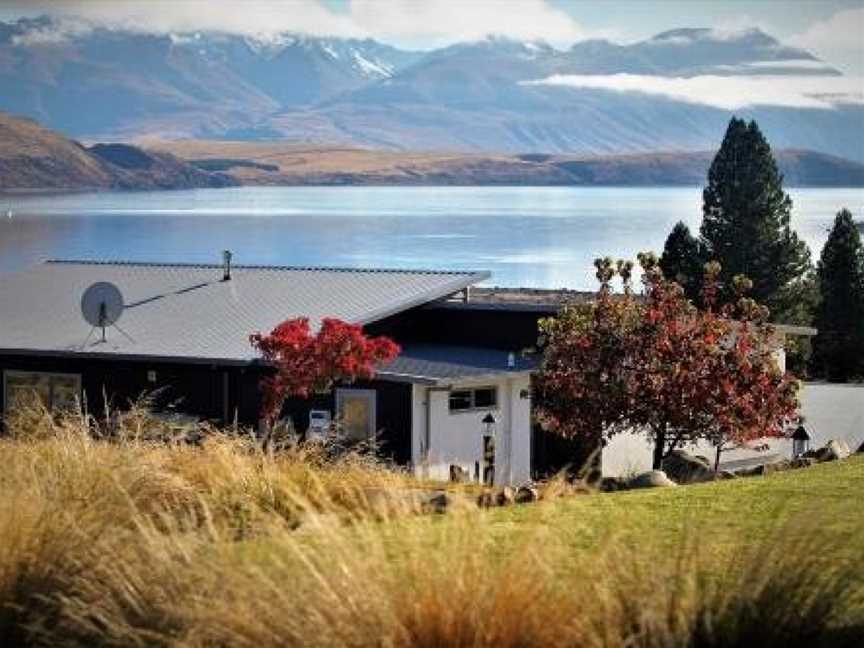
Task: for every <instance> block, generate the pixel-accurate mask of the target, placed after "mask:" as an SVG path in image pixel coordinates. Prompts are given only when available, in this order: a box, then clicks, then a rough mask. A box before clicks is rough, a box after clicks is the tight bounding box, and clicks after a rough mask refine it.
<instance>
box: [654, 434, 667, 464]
mask: <svg viewBox="0 0 864 648" xmlns="http://www.w3.org/2000/svg"><path fill="white" fill-rule="evenodd" d="M665 449H666V425H665V424H664V425H662V426H660V427H658V428H656V429H655V430H654V466H653V468H654V470H661V469H662V468H663V457H664V456H665V452H664V451H665Z"/></svg>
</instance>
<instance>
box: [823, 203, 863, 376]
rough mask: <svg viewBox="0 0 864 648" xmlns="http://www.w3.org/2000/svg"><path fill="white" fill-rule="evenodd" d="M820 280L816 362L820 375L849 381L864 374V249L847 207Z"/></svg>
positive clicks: (828, 249) (830, 238) (834, 231)
mask: <svg viewBox="0 0 864 648" xmlns="http://www.w3.org/2000/svg"><path fill="white" fill-rule="evenodd" d="M817 277H818V286H819V297H820V300H819V305H818V307H817V309H816V318H815V325H816V327H817V328H818V329H819V333H818V335H817V337H816V340H815V341H814V358H813V362H814V365H815V368H816V370H817V372H818V373H820V374H821V375H823V376H826V377H827V378H828V379H830V380H837V381H846V380H849V379H850V378H853V377H855V376H858V375H861V374H864V246H862V243H861V235H860V233H859V232H858V228H857V226H856V225H855V222H854V221H853V220H852V214H851V213H850V212H849V210H848V209H843V210H841V211H840V212H839V213H838V214H837V217H836V218H835V219H834V226H833V228H832V229H831V233H830V234H829V236H828V241H827V242H826V243H825V247H824V248H823V249H822V255H821V257H820V259H819V266H818V270H817Z"/></svg>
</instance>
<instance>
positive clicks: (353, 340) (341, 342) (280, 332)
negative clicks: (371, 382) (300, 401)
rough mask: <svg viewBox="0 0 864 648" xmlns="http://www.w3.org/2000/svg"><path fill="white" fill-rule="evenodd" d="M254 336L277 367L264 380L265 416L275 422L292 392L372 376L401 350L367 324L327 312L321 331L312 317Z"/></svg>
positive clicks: (268, 360)
mask: <svg viewBox="0 0 864 648" xmlns="http://www.w3.org/2000/svg"><path fill="white" fill-rule="evenodd" d="M249 341H250V342H251V343H252V346H253V347H255V348H256V349H257V350H258V351H259V352H260V353H261V358H262V360H263V361H264V362H265V363H266V364H267V365H269V366H270V367H272V369H273V373H272V374H271V375H268V376H266V377H265V378H263V379H262V380H261V392H262V401H261V418H262V419H263V420H264V422H265V423H266V424H267V425H268V427H269V426H272V425H273V423H274V422H275V421H276V419H278V417H279V414H280V413H281V411H282V404H283V403H284V402H285V399H286V398H290V397H297V398H308V397H309V396H310V395H311V394H313V393H314V392H316V391H322V390H327V389H329V388H330V387H331V386H332V385H333V384H334V383H336V382H353V381H355V380H358V379H369V378H372V377H373V376H374V375H375V371H376V370H377V369H378V368H379V367H380V366H381V365H383V364H386V363H388V362H390V361H391V360H393V359H394V358H395V357H396V356H397V355H399V351H400V348H399V345H397V344H396V343H395V342H393V341H392V340H391V339H389V338H387V337H383V336H382V337H369V336H367V335H366V334H364V333H363V328H362V327H361V326H357V325H355V324H348V323H347V322H343V321H342V320H338V319H332V318H325V319H324V320H322V322H321V326H320V328H319V329H318V332H317V333H312V331H311V330H310V328H309V320H308V318H305V317H299V318H297V319H292V320H288V321H285V322H283V323H282V324H280V325H279V326H277V327H276V328H274V329H273V330H272V331H271V332H270V334H269V335H263V334H261V333H254V334H253V335H251V336H249Z"/></svg>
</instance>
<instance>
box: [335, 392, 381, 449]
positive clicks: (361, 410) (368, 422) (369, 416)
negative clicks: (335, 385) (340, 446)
mask: <svg viewBox="0 0 864 648" xmlns="http://www.w3.org/2000/svg"><path fill="white" fill-rule="evenodd" d="M336 413H337V415H338V417H339V424H340V426H341V428H342V432H343V434H345V436H346V437H348V438H349V439H351V440H353V441H369V440H370V439H372V438H373V437H374V436H375V432H376V429H375V390H374V389H337V390H336Z"/></svg>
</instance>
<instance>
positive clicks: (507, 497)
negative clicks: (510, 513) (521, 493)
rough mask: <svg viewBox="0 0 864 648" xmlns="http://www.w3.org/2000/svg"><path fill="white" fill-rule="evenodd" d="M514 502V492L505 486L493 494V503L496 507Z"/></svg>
mask: <svg viewBox="0 0 864 648" xmlns="http://www.w3.org/2000/svg"><path fill="white" fill-rule="evenodd" d="M515 502H516V492H515V491H514V490H513V489H512V488H510V487H509V486H505V487H504V488H502V489H501V490H499V491H498V492H497V493H496V494H495V503H496V504H497V505H498V506H507V505H509V504H514V503H515Z"/></svg>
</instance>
